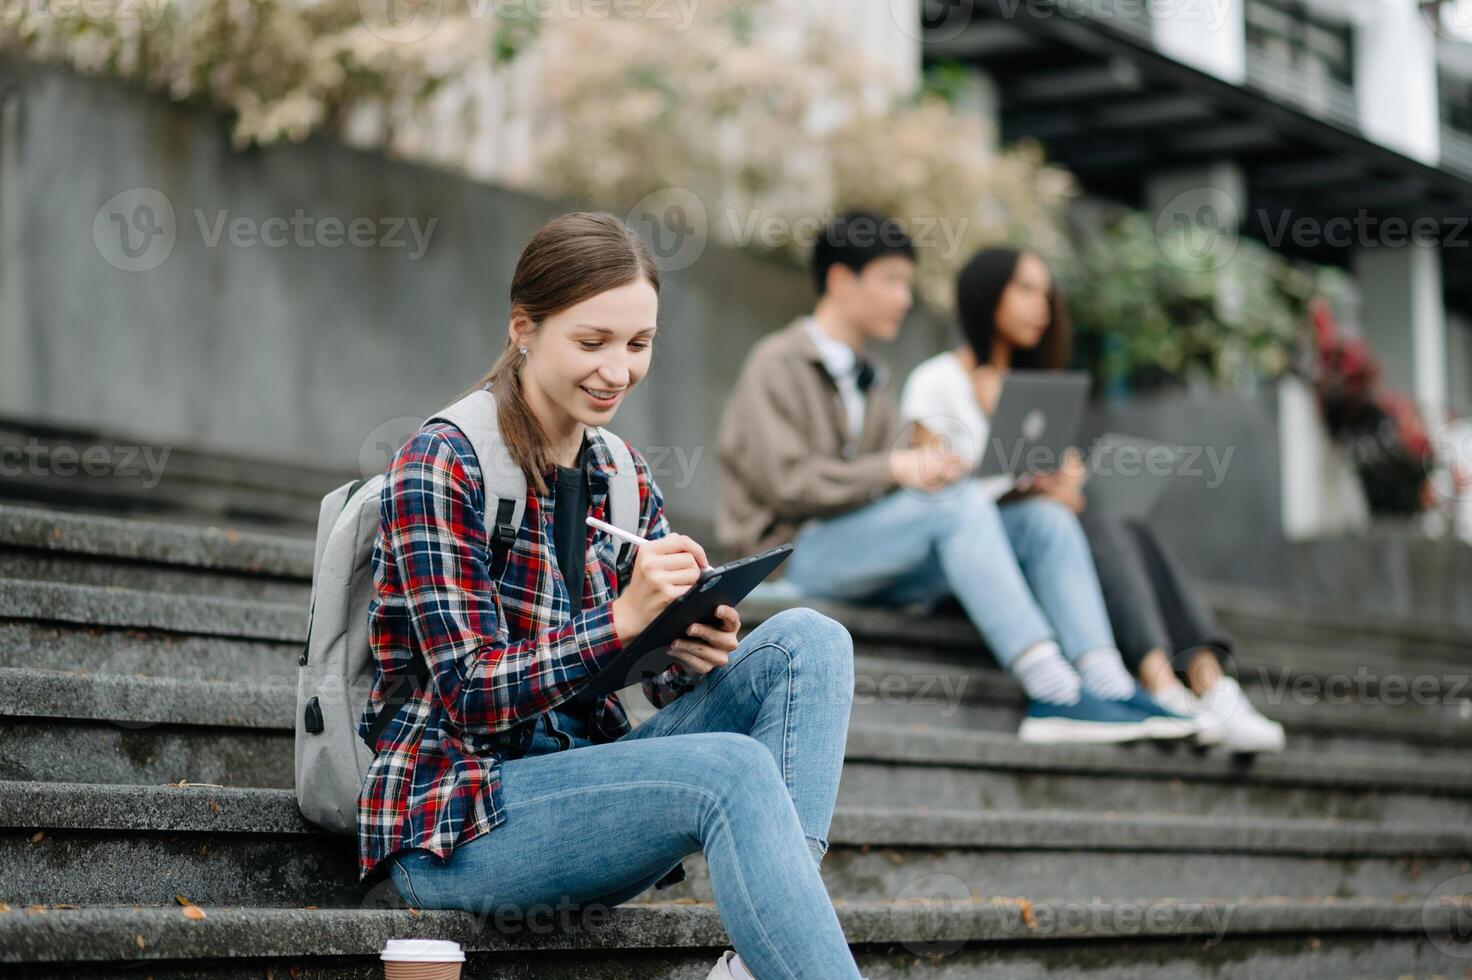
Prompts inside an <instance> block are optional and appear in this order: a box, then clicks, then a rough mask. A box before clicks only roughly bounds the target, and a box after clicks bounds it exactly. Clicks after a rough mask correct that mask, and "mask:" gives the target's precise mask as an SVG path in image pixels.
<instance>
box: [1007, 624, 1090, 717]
mask: <svg viewBox="0 0 1472 980" xmlns="http://www.w3.org/2000/svg"><path fill="white" fill-rule="evenodd" d="M1012 676H1013V677H1015V678H1017V683H1019V684H1021V685H1022V689H1023V690H1024V691H1026V692H1027V696H1028V697H1029V698H1031V699H1032V700H1034V701H1042V702H1044V703H1045V704H1073V703H1075V702H1076V701H1078V692H1079V686H1080V685H1079V676H1078V674H1076V673H1074V670H1073V667H1071V666H1070V665H1069V663H1068V661H1067V660H1064V659H1063V652H1062V651H1061V650H1059V649H1058V644H1056V643H1054V642H1053V641H1052V640H1047V641H1044V642H1042V643H1039V644H1038V645H1037V646H1035V647H1032V648H1031V649H1029V650H1028V651H1027V652H1026V653H1024V654H1022V656H1020V657H1018V658H1017V659H1016V660H1014V661H1012Z"/></svg>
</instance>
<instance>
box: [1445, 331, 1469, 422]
mask: <svg viewBox="0 0 1472 980" xmlns="http://www.w3.org/2000/svg"><path fill="white" fill-rule="evenodd" d="M1446 347H1447V355H1448V356H1447V367H1448V369H1449V370H1450V373H1451V378H1450V379H1449V380H1450V383H1449V385H1448V388H1447V393H1448V395H1447V398H1448V401H1449V402H1450V403H1451V408H1452V411H1453V412H1454V413H1456V414H1457V415H1472V318H1468V317H1467V316H1464V315H1461V314H1455V313H1450V312H1449V313H1448V314H1447V344H1446Z"/></svg>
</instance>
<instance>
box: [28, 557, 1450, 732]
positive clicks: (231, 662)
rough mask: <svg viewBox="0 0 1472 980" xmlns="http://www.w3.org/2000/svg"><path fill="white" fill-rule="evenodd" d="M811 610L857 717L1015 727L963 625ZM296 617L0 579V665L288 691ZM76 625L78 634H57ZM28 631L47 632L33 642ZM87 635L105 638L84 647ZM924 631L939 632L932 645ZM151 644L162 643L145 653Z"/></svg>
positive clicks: (1359, 711) (751, 617) (1006, 697)
mask: <svg viewBox="0 0 1472 980" xmlns="http://www.w3.org/2000/svg"><path fill="white" fill-rule="evenodd" d="M787 605H788V604H786V603H782V604H777V603H770V602H753V603H751V609H750V610H744V612H743V615H744V616H745V618H746V619H747V621H748V623H749V624H751V625H755V624H756V623H758V622H760V621H761V620H762V619H764V618H765V617H766V616H769V615H771V614H773V613H775V612H776V611H777V610H778V609H780V608H786V607H787ZM824 608H825V609H826V611H828V612H830V613H832V614H834V615H835V616H837V617H838V618H840V619H842V620H844V621H845V622H847V621H848V620H850V619H853V620H855V623H854V625H853V629H854V631H855V637H856V650H857V651H858V653H857V657H856V666H857V668H858V678H857V682H856V693H855V699H856V700H855V716H856V717H857V718H859V719H861V720H864V721H873V722H876V723H883V724H900V725H903V724H923V725H927V726H937V727H949V728H961V729H965V730H984V731H997V732H1002V731H1015V730H1016V726H1017V723H1018V721H1019V719H1020V717H1021V713H1022V710H1023V708H1024V707H1025V705H1024V702H1023V700H1022V698H1021V694H1020V691H1019V689H1018V688H1017V685H1016V684H1015V683H1014V682H1013V681H1012V680H1011V679H1010V678H1009V677H1007V676H1006V675H1005V674H1003V673H1002V672H1001V671H1000V670H999V669H997V668H996V667H995V666H994V665H989V663H988V662H986V661H982V662H978V661H979V660H980V657H982V656H984V654H979V653H978V652H977V651H976V650H975V647H974V644H975V640H974V636H973V639H972V640H971V641H970V642H971V644H972V646H971V648H970V649H969V650H966V649H964V648H963V647H962V644H963V643H964V642H965V641H964V637H965V636H966V635H967V633H966V632H963V631H969V629H970V628H969V626H967V625H966V624H964V623H960V622H956V621H953V620H949V619H945V620H941V619H932V620H919V621H914V622H913V625H914V626H915V629H916V631H917V632H918V633H920V634H921V635H919V636H917V637H916V638H915V639H914V641H913V642H912V644H911V645H910V646H908V647H904V646H900V645H899V644H897V643H896V642H894V640H893V638H892V636H891V635H890V634H891V633H892V631H893V630H894V629H895V628H896V627H898V626H902V625H903V624H904V622H905V618H904V617H903V616H901V615H899V614H896V613H892V612H886V613H880V614H874V613H872V612H871V611H868V610H853V609H844V608H835V607H824ZM306 624H307V611H306V608H305V606H304V605H298V604H295V603H285V602H274V601H266V600H261V599H240V598H216V597H213V596H200V595H193V594H176V593H159V592H153V591H148V590H142V589H130V588H123V587H116V586H98V585H70V584H66V583H62V582H49V581H18V580H14V579H0V641H5V640H6V639H7V638H14V641H15V642H14V644H13V645H7V646H5V647H0V665H8V666H25V667H43V668H48V669H53V670H55V669H64V670H82V669H85V670H90V671H96V672H103V673H135V674H136V673H148V674H153V675H155V676H175V677H178V676H182V677H190V678H198V679H204V680H220V681H228V682H231V683H239V682H241V681H246V680H248V681H252V682H255V683H260V684H266V685H272V686H274V685H277V684H282V683H285V684H288V685H290V686H292V687H293V689H294V684H295V674H296V658H297V656H299V654H300V648H301V644H302V643H303V641H304V639H305V635H306ZM99 630H101V631H102V632H101V634H99V632H98V631H99ZM78 631H81V632H85V633H86V638H85V639H79V638H77V637H76V636H71V637H69V638H66V637H65V636H64V634H75V633H76V632H78ZM38 634H39V635H40V636H50V637H53V638H54V639H53V641H51V642H47V641H40V640H38V639H37V635H38ZM59 634H61V636H59ZM108 634H111V635H108ZM99 635H102V636H106V637H107V638H106V639H104V640H102V641H101V645H100V646H97V647H96V648H95V649H94V648H92V646H93V642H94V640H96V638H97V637H98V636H99ZM934 635H940V636H942V637H946V638H948V639H945V640H942V641H937V640H935V639H934ZM56 639H59V640H60V642H55V641H54V640H56ZM217 641H218V642H217ZM935 643H944V644H946V645H932V644H935ZM179 644H182V645H184V646H185V647H187V648H188V649H189V650H191V651H199V650H201V649H202V648H208V649H209V650H210V652H209V654H208V655H204V656H201V657H199V658H198V659H196V658H195V657H194V656H192V655H190V654H185V655H183V656H179V657H175V656H171V655H169V653H168V652H166V651H172V652H178V651H177V649H176V645H179ZM160 645H162V646H163V647H164V650H160V649H158V647H159V646H160ZM79 647H86V648H88V649H86V650H79V649H78V648H79ZM1301 676H1304V677H1308V676H1309V675H1301ZM1244 681H1245V686H1246V687H1247V689H1248V690H1249V692H1251V693H1252V695H1253V697H1254V700H1255V701H1257V703H1258V704H1259V705H1260V706H1261V707H1262V708H1263V710H1264V712H1265V713H1266V714H1268V715H1270V716H1272V717H1274V718H1277V719H1278V720H1280V721H1282V722H1283V723H1284V724H1285V725H1287V726H1288V727H1289V729H1290V732H1292V734H1294V735H1295V736H1297V735H1304V736H1309V737H1311V738H1313V739H1315V740H1316V743H1315V744H1316V745H1317V746H1319V747H1323V748H1326V749H1329V750H1331V751H1351V752H1374V751H1380V750H1386V749H1394V750H1395V751H1401V750H1404V749H1405V748H1407V747H1411V746H1413V747H1414V748H1415V750H1416V751H1418V752H1425V753H1429V754H1431V755H1435V756H1438V757H1441V758H1447V759H1450V758H1452V757H1455V756H1457V755H1459V754H1461V753H1463V752H1465V751H1467V750H1468V749H1472V701H1467V700H1463V699H1462V698H1461V697H1457V696H1454V692H1452V691H1450V690H1445V691H1441V692H1438V693H1436V694H1434V695H1433V696H1431V697H1430V698H1429V699H1427V700H1428V702H1429V703H1418V702H1417V701H1416V700H1414V699H1407V700H1406V701H1404V702H1395V701H1394V699H1386V698H1384V697H1380V696H1368V695H1367V696H1364V697H1357V698H1356V699H1351V700H1350V701H1349V702H1348V703H1336V702H1337V701H1339V700H1342V698H1339V697H1337V696H1336V695H1335V690H1336V689H1333V688H1326V687H1324V686H1323V685H1320V686H1318V687H1310V688H1308V689H1306V691H1304V692H1301V691H1300V690H1299V688H1298V686H1297V685H1295V684H1290V685H1288V686H1286V687H1281V686H1276V685H1275V684H1274V683H1273V682H1271V681H1269V682H1262V681H1261V680H1260V679H1256V678H1254V677H1253V676H1252V675H1251V674H1250V673H1248V674H1247V675H1245V678H1244ZM1300 695H1303V696H1300Z"/></svg>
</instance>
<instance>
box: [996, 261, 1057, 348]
mask: <svg viewBox="0 0 1472 980" xmlns="http://www.w3.org/2000/svg"><path fill="white" fill-rule="evenodd" d="M1052 289H1053V278H1052V276H1051V275H1050V274H1049V273H1048V267H1047V265H1046V264H1044V262H1043V260H1042V259H1040V258H1038V257H1037V256H1036V255H1033V254H1032V253H1030V252H1023V253H1022V254H1021V255H1020V256H1018V259H1017V268H1016V270H1015V271H1014V272H1013V273H1012V278H1011V280H1009V281H1008V283H1007V288H1006V289H1005V290H1003V291H1002V298H1001V300H1000V301H998V303H997V314H996V318H997V334H998V335H999V336H1000V337H1001V338H1002V339H1003V340H1005V341H1006V342H1007V343H1009V344H1011V345H1012V346H1013V347H1017V348H1020V349H1022V350H1031V349H1032V348H1034V347H1036V346H1037V345H1038V344H1039V343H1041V342H1042V339H1043V334H1045V333H1047V332H1048V327H1049V326H1050V325H1051V324H1052V322H1053V303H1052V299H1051V294H1052Z"/></svg>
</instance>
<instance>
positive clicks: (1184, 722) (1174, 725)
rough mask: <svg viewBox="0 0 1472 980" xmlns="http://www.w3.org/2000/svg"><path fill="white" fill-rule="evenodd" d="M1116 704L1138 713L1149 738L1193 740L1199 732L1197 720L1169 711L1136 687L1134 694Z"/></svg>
mask: <svg viewBox="0 0 1472 980" xmlns="http://www.w3.org/2000/svg"><path fill="white" fill-rule="evenodd" d="M1116 703H1117V704H1122V705H1125V706H1126V707H1129V708H1133V709H1134V710H1135V711H1137V712H1139V714H1140V715H1141V716H1142V717H1143V718H1144V724H1145V730H1146V733H1147V737H1149V738H1162V739H1164V738H1194V737H1195V736H1196V735H1197V733H1199V732H1200V731H1201V722H1200V721H1199V720H1197V719H1196V718H1193V717H1191V716H1190V715H1183V714H1180V713H1179V712H1176V711H1171V710H1170V709H1169V708H1166V707H1164V706H1163V705H1161V703H1160V702H1159V701H1157V700H1155V699H1154V698H1152V697H1151V696H1150V695H1148V694H1146V693H1145V692H1144V690H1143V689H1141V688H1138V687H1137V688H1135V693H1134V694H1131V695H1130V696H1129V697H1127V698H1125V699H1124V700H1123V701H1118V702H1116Z"/></svg>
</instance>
